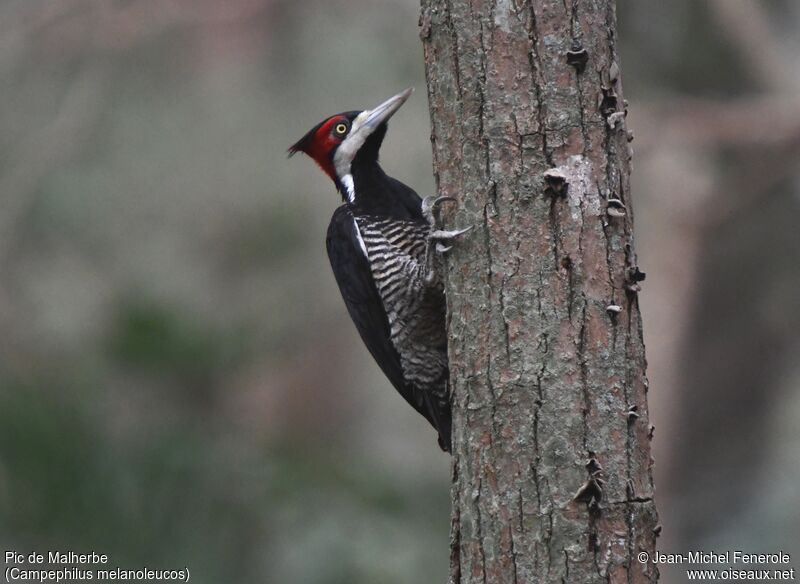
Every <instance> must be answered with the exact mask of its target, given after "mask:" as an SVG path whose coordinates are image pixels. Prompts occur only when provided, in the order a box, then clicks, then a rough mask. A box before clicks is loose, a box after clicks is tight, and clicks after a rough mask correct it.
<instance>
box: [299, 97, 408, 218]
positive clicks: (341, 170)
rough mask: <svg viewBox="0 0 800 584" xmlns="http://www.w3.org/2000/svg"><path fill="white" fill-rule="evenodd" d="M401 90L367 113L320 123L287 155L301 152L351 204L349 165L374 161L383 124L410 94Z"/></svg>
mask: <svg viewBox="0 0 800 584" xmlns="http://www.w3.org/2000/svg"><path fill="white" fill-rule="evenodd" d="M413 91H414V90H413V88H408V89H406V90H405V91H401V92H400V93H398V94H397V95H395V96H392V97H390V98H389V99H387V100H386V101H384V102H383V103H381V104H379V105H377V106H375V107H374V108H372V109H370V110H364V111H360V112H359V111H352V112H344V113H341V114H337V115H335V116H331V117H329V118H327V119H326V120H324V121H322V122H320V123H319V124H317V125H316V126H314V127H313V128H311V130H309V131H308V133H307V134H306V135H305V136H303V137H302V138H300V140H298V141H297V142H296V143H295V144H293V145H292V146H291V147H290V148H289V156H292V155H293V154H296V153H298V152H304V153H305V154H307V155H308V156H310V157H311V158H312V159H313V160H314V161H315V162H316V163H317V164H318V165H319V166H320V168H322V170H324V171H325V173H326V174H327V175H328V176H329V177H330V178H331V180H333V182H334V183H335V184H336V188H337V189H339V191H340V192H341V193H342V195H344V196H345V197H347V198H348V200H350V202H352V199H353V197H354V193H355V190H354V189H355V187H354V185H353V166H354V165H366V164H370V163H374V162H376V161H377V160H378V150H380V147H381V142H383V137H384V136H385V135H386V122H387V120H388V119H389V118H390V117H392V115H393V114H394V113H395V112H396V111H397V110H398V109H400V106H401V105H403V103H405V101H406V100H407V99H408V97H409V96H410V95H411V93H412V92H413Z"/></svg>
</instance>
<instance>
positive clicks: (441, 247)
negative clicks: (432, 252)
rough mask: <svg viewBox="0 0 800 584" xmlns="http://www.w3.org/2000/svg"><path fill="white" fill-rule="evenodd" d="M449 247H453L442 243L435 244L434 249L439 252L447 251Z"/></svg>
mask: <svg viewBox="0 0 800 584" xmlns="http://www.w3.org/2000/svg"><path fill="white" fill-rule="evenodd" d="M451 249H453V246H452V245H444V244H443V243H437V244H436V251H438V252H439V253H447V252H448V251H450V250H451Z"/></svg>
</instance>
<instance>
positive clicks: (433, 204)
mask: <svg viewBox="0 0 800 584" xmlns="http://www.w3.org/2000/svg"><path fill="white" fill-rule="evenodd" d="M455 200H456V198H455V197H450V196H447V195H442V196H441V197H436V198H435V199H434V200H433V201H432V202H431V209H435V208H436V207H438V206H439V205H441V204H442V203H446V202H455Z"/></svg>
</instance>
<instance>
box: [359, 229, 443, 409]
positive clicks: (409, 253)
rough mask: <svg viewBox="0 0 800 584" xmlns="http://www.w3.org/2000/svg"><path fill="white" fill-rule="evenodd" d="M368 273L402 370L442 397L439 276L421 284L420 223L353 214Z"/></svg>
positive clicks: (423, 236) (422, 242)
mask: <svg viewBox="0 0 800 584" xmlns="http://www.w3.org/2000/svg"><path fill="white" fill-rule="evenodd" d="M356 223H357V225H358V229H359V231H360V232H361V238H362V240H363V241H364V246H365V248H366V251H367V257H368V259H369V263H370V267H371V270H372V277H373V279H374V280H375V285H376V287H377V289H378V294H379V296H380V298H381V301H382V302H383V305H384V308H385V309H386V314H387V315H388V318H389V330H390V335H391V341H392V344H393V345H394V347H395V349H396V350H397V353H398V355H399V356H400V364H401V366H402V368H403V374H404V375H405V377H406V379H408V380H409V381H410V382H411V383H412V384H413V385H414V386H415V387H417V388H419V389H422V390H425V391H428V392H430V393H432V394H433V395H435V396H436V397H437V398H439V399H441V400H446V399H447V383H446V379H447V337H446V331H445V322H444V318H445V303H444V292H443V289H442V285H441V282H434V283H433V284H425V282H424V278H425V250H426V236H427V234H428V230H429V227H428V225H427V224H425V223H418V222H414V221H400V220H396V219H392V218H386V217H375V216H370V215H366V216H358V217H356Z"/></svg>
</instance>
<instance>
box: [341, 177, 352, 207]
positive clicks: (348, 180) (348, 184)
mask: <svg viewBox="0 0 800 584" xmlns="http://www.w3.org/2000/svg"><path fill="white" fill-rule="evenodd" d="M340 180H341V181H342V184H343V185H344V189H345V191H347V192H346V193H345V196H346V197H347V202H348V203H355V202H356V185H355V183H354V182H353V175H352V174H350V173H347V174H346V175H344V176H343V177H342V178H341V179H340Z"/></svg>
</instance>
